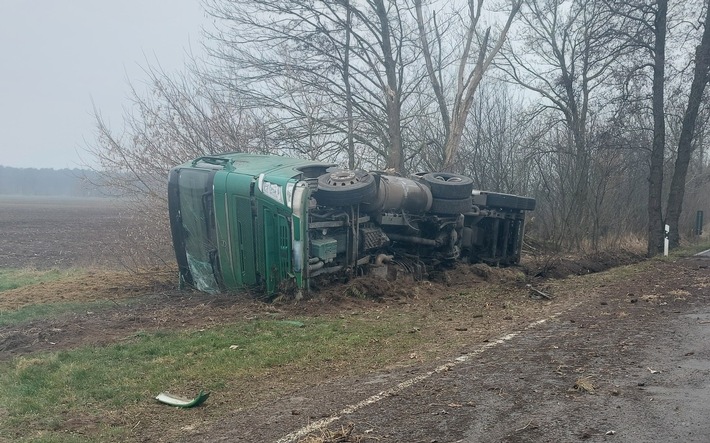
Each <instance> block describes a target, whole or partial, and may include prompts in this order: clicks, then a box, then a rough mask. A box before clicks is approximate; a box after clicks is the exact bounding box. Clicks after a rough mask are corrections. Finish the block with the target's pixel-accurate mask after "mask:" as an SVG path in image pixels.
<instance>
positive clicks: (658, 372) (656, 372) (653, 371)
mask: <svg viewBox="0 0 710 443" xmlns="http://www.w3.org/2000/svg"><path fill="white" fill-rule="evenodd" d="M646 369H648V370H649V371H650V372H651V374H660V373H661V371H656V370H655V369H651V368H646Z"/></svg>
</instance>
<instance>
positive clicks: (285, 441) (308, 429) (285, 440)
mask: <svg viewBox="0 0 710 443" xmlns="http://www.w3.org/2000/svg"><path fill="white" fill-rule="evenodd" d="M577 305H579V303H576V304H575V306H577ZM560 315H562V312H557V313H555V314H553V315H551V316H549V317H547V318H543V319H542V320H537V321H534V322H532V323H530V324H529V325H527V326H526V327H525V328H523V329H521V330H519V331H515V332H511V333H510V334H506V335H504V336H502V337H500V338H497V339H495V340H493V341H490V342H488V343H486V344H484V345H483V346H481V347H479V348H478V349H475V350H473V351H471V352H469V353H467V354H464V355H462V356H460V357H456V358H455V359H454V360H453V361H451V362H448V363H445V364H443V365H441V366H439V367H437V368H435V369H434V370H433V371H429V372H427V373H424V374H422V375H418V376H416V377H414V378H410V379H409V380H405V381H403V382H401V383H399V384H397V385H395V386H393V387H391V388H389V389H387V390H385V391H381V392H379V393H377V394H375V395H373V396H371V397H369V398H366V399H365V400H363V401H361V402H359V403H355V404H354V405H350V406H346V407H345V408H343V409H342V410H340V412H338V413H337V414H334V415H331V416H330V417H326V418H323V419H321V420H318V421H314V422H313V423H310V424H308V425H307V426H304V427H302V428H301V429H299V430H297V431H294V432H291V433H290V434H288V435H285V436H283V437H281V438H280V439H278V440H277V441H276V443H292V442H294V441H296V440H297V439H300V438H303V437H305V436H307V435H308V434H311V433H313V432H316V431H318V430H320V429H323V428H325V427H326V426H328V425H330V424H331V423H333V422H335V421H338V420H340V419H341V418H342V416H343V415H348V414H352V413H354V412H355V411H357V410H359V409H362V408H364V407H365V406H370V405H372V404H375V403H377V402H379V401H381V400H384V399H385V398H388V397H391V396H393V395H396V394H399V393H400V392H402V391H404V390H405V389H407V388H410V387H412V386H414V385H416V384H418V383H421V382H422V381H424V380H426V379H428V378H430V377H431V376H432V375H434V374H438V373H440V372H444V371H448V370H450V369H451V368H453V367H455V366H457V365H459V364H461V363H464V362H467V361H469V360H470V359H471V358H473V357H475V356H477V355H480V354H482V353H484V352H485V351H487V350H488V349H491V348H494V347H496V346H498V345H500V344H503V343H505V342H507V341H509V340H512V339H514V338H515V337H517V336H518V335H520V334H522V333H523V332H525V331H527V330H529V329H532V328H534V327H537V326H539V325H541V324H543V323H545V322H547V321H549V320H552V319H554V318H556V317H559V316H560Z"/></svg>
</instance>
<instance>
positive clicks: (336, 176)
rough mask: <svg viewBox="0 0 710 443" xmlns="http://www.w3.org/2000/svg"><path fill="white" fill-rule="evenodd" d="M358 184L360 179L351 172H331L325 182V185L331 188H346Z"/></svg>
mask: <svg viewBox="0 0 710 443" xmlns="http://www.w3.org/2000/svg"><path fill="white" fill-rule="evenodd" d="M359 182H360V178H359V177H358V176H357V174H355V172H353V171H335V172H332V173H331V174H330V175H329V176H328V180H327V183H328V184H329V185H331V186H348V185H354V184H355V183H359Z"/></svg>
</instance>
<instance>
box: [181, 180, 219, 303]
mask: <svg viewBox="0 0 710 443" xmlns="http://www.w3.org/2000/svg"><path fill="white" fill-rule="evenodd" d="M213 178H214V171H208V170H200V169H183V170H182V171H180V178H179V185H178V186H179V195H180V215H181V220H182V230H183V236H184V237H183V238H184V241H185V253H186V255H187V264H188V267H189V269H190V273H191V274H192V278H193V284H194V285H195V287H196V288H197V289H199V290H200V291H205V292H210V293H214V292H218V291H219V285H218V283H217V281H216V279H215V275H219V263H218V262H217V261H218V258H217V235H216V229H215V218H214V205H213V201H212V199H213V193H212V181H213Z"/></svg>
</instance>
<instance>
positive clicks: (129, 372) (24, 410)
mask: <svg viewBox="0 0 710 443" xmlns="http://www.w3.org/2000/svg"><path fill="white" fill-rule="evenodd" d="M407 321H408V320H407V319H406V318H403V319H402V320H401V322H399V323H398V322H396V321H388V322H380V321H372V320H370V319H368V318H364V317H363V318H350V317H348V318H343V319H341V318H331V319H299V320H298V321H284V320H252V321H245V322H242V323H239V324H235V325H229V326H223V327H218V328H213V329H208V330H196V331H189V332H184V331H183V332H160V333H152V334H145V333H139V334H137V335H136V336H134V337H132V338H131V339H130V340H129V341H128V342H125V343H120V344H114V345H111V346H107V347H103V348H95V347H85V348H79V349H75V350H70V351H60V352H56V353H49V354H43V355H32V356H26V357H19V358H17V359H15V360H13V361H11V362H7V363H3V364H0V397H1V398H3V399H4V400H3V405H2V406H1V407H0V416H4V417H3V420H2V424H0V440H2V438H7V439H9V440H8V441H14V440H16V439H18V438H20V437H24V438H27V439H28V440H30V441H47V442H50V441H52V442H54V441H62V442H63V441H109V440H113V441H117V440H118V441H120V440H124V439H126V438H128V436H127V435H126V433H127V432H129V431H130V426H129V425H130V424H131V418H130V417H134V416H137V415H140V411H141V409H143V408H161V409H159V411H158V412H160V411H168V412H169V411H170V410H171V409H172V408H169V407H167V406H161V405H156V404H155V401H154V400H153V397H155V396H156V395H157V394H158V393H159V392H162V391H165V390H168V391H170V392H172V393H176V394H181V395H185V396H191V395H194V394H196V393H197V391H199V390H200V389H204V390H206V391H213V395H212V397H211V398H210V402H219V401H220V394H222V395H224V393H229V400H228V401H229V403H233V404H235V405H239V406H245V405H248V404H249V403H251V402H253V401H255V398H254V397H253V396H254V391H257V389H256V387H257V386H258V385H259V384H260V381H266V380H267V379H268V382H269V384H272V385H273V384H274V383H276V384H278V380H279V379H288V378H289V377H292V376H293V375H294V374H306V373H308V372H313V371H317V370H318V368H319V367H320V366H332V362H345V361H352V360H363V361H367V362H368V364H377V365H380V364H383V363H386V362H387V361H389V360H391V359H392V358H393V357H398V356H401V353H402V352H404V351H403V350H402V349H403V348H407V349H408V348H409V347H411V346H412V345H413V343H414V341H415V336H414V335H413V334H408V333H406V332H404V333H403V332H402V331H403V330H405V329H407V327H409V328H410V329H411V326H409V325H408V324H405V323H406V322H407ZM301 325H302V326H301ZM385 337H390V338H391V339H385ZM373 342H378V343H379V345H380V346H378V347H377V348H376V349H377V350H375V351H374V352H373V347H372V346H371V345H372V343H373ZM331 369H332V368H331ZM321 375H322V374H321ZM221 400H222V401H226V399H225V398H222V399H221ZM77 417H79V418H81V419H77ZM87 427H88V428H91V429H88V428H87ZM28 429H31V430H32V435H26V433H25V431H24V430H28ZM82 435H91V437H82Z"/></svg>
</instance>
